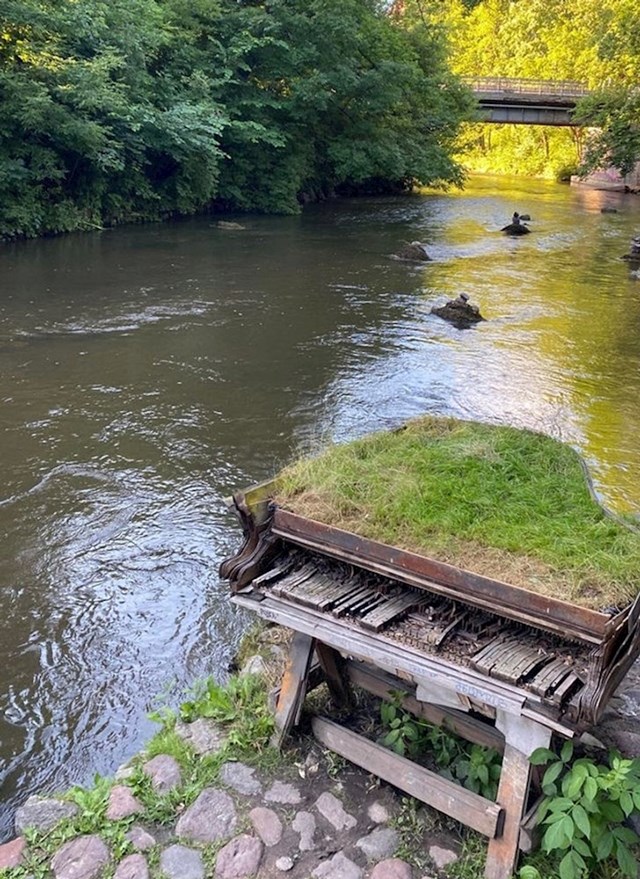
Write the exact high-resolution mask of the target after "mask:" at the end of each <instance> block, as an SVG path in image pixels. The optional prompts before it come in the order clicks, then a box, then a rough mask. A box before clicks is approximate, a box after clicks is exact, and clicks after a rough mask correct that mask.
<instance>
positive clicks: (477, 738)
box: [346, 660, 504, 754]
mask: <svg viewBox="0 0 640 879" xmlns="http://www.w3.org/2000/svg"><path fill="white" fill-rule="evenodd" d="M346 671H347V674H348V675H349V679H350V680H351V683H352V684H354V685H355V686H356V687H362V689H363V690H367V692H369V693H373V695H374V696H379V697H380V698H381V699H388V700H390V699H392V698H393V697H392V692H396V693H397V692H398V691H400V692H403V693H405V694H406V695H404V696H403V697H402V707H403V708H406V710H407V711H408V712H409V713H410V714H415V715H416V717H422V718H424V719H425V720H427V721H428V722H429V723H433V724H435V725H436V726H443V727H445V728H446V729H450V730H451V731H452V732H454V733H455V734H456V735H459V736H461V737H462V738H463V739H466V740H467V741H468V742H473V743H474V744H476V745H482V746H483V747H486V748H494V749H495V750H496V751H498V752H499V753H500V754H502V752H503V751H504V736H503V735H502V733H501V732H500V731H499V730H497V729H495V727H493V726H491V725H490V724H488V723H485V722H484V721H482V720H477V719H476V718H475V717H468V716H467V715H466V714H465V713H464V712H463V711H456V710H455V709H453V708H441V707H440V706H439V705H431V704H429V703H427V702H419V701H418V700H417V699H416V698H415V696H414V695H413V694H414V691H415V686H414V685H413V684H410V683H407V682H406V681H403V680H401V679H400V678H397V677H395V675H391V674H389V673H388V672H384V671H382V670H381V669H379V668H373V667H372V666H369V665H366V664H365V663H362V662H356V661H354V660H348V661H347V663H346Z"/></svg>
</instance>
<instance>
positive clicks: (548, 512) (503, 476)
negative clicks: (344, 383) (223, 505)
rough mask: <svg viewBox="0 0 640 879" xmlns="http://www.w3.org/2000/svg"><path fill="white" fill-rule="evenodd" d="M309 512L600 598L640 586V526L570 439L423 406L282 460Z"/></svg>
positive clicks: (589, 599)
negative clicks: (349, 438)
mask: <svg viewBox="0 0 640 879" xmlns="http://www.w3.org/2000/svg"><path fill="white" fill-rule="evenodd" d="M275 499H276V501H277V502H278V504H279V505H280V506H282V507H284V508H285V509H288V510H291V511H292V512H294V513H297V514H299V515H302V516H306V517H308V518H311V519H316V520H318V521H320V522H324V523H326V524H329V525H333V526H335V527H337V528H342V529H345V530H347V531H353V532H356V533H358V534H361V535H362V536H364V537H369V538H371V539H373V540H378V541H381V542H382V543H387V544H391V545H394V546H397V547H400V548H402V549H407V550H411V551H413V552H417V553H420V554H422V555H427V556H431V557H432V558H436V559H439V560H440V561H445V562H449V563H451V564H454V565H457V566H458V567H460V568H464V569H466V570H470V571H475V572H477V573H479V574H484V575H485V576H488V577H492V578H494V579H496V580H502V581H504V582H508V583H512V584H513V585H515V586H522V587H524V588H525V589H529V590H531V591H534V592H537V593H540V594H543V595H549V596H552V597H554V598H560V599H563V600H565V601H570V602H572V603H573V604H578V605H581V606H583V607H589V608H592V609H595V610H602V611H612V610H613V609H614V608H621V607H624V606H625V605H626V604H628V603H629V601H631V600H632V599H633V598H635V596H636V594H637V593H638V591H640V532H639V531H638V530H636V529H634V528H632V527H627V526H626V525H625V523H624V520H622V519H615V518H613V517H611V516H610V515H607V513H605V511H604V510H603V508H602V507H601V506H600V505H599V504H598V503H597V501H596V500H595V499H594V497H593V496H592V493H591V491H590V489H589V484H588V480H587V475H586V471H585V469H584V467H583V465H582V462H581V460H580V458H579V457H578V455H577V454H576V453H575V452H574V451H573V450H572V449H571V448H569V447H568V446H566V445H564V444H562V443H560V442H558V441H556V440H553V439H551V438H549V437H546V436H542V435H541V434H537V433H532V432H530V431H526V430H517V429H515V428H509V427H494V426H491V425H486V424H478V423H474V422H465V421H457V420H455V419H443V418H433V417H426V418H421V419H417V420H415V421H412V422H409V423H408V424H406V425H405V426H404V427H402V428H400V429H398V430H393V431H388V432H383V433H376V434H372V435H370V436H367V437H364V438H363V439H359V440H355V441H353V442H350V443H347V444H345V445H335V446H331V447H330V448H328V449H327V450H325V451H324V452H323V453H322V454H320V455H318V456H317V457H314V458H309V459H304V460H302V461H299V462H297V463H295V464H293V465H291V466H290V467H288V468H286V469H285V470H284V471H283V472H282V473H281V474H280V476H279V477H278V494H277V496H276V498H275Z"/></svg>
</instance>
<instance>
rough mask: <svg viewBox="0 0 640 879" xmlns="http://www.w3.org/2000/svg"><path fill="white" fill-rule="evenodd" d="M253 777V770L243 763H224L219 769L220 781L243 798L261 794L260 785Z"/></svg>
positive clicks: (254, 773)
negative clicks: (242, 795) (243, 795)
mask: <svg viewBox="0 0 640 879" xmlns="http://www.w3.org/2000/svg"><path fill="white" fill-rule="evenodd" d="M255 775H256V771H255V769H251V768H250V767H249V766H247V765H246V764H245V763H239V762H238V763H232V762H230V763H225V764H224V765H223V766H222V767H221V769H220V781H221V782H222V783H223V784H226V785H227V787H231V788H233V790H235V791H238V793H239V794H245V796H254V795H255V794H259V793H261V792H262V785H261V784H260V782H259V781H258V779H257V778H256V777H255Z"/></svg>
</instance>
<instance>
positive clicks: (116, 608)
mask: <svg viewBox="0 0 640 879" xmlns="http://www.w3.org/2000/svg"><path fill="white" fill-rule="evenodd" d="M604 204H609V205H613V206H616V207H618V209H619V213H617V214H601V213H600V207H601V206H602V205H604ZM516 209H517V210H520V211H526V212H528V213H530V214H531V215H532V216H533V218H534V219H533V221H532V223H531V226H532V228H533V229H534V232H535V234H532V235H530V236H526V237H524V238H521V239H517V240H510V239H506V238H504V237H502V236H501V235H500V234H497V233H496V231H495V230H496V229H498V228H499V227H500V226H502V225H503V224H504V223H505V222H507V220H508V218H509V217H510V216H511V214H512V213H513V211H514V210H516ZM241 222H243V223H244V224H245V226H246V229H245V231H230V230H221V229H218V228H215V226H214V224H213V221H211V220H210V219H198V220H190V221H186V222H181V223H175V224H172V225H164V226H147V227H139V228H138V227H134V228H126V229H119V230H115V231H110V232H105V233H102V234H100V233H96V234H86V235H74V236H67V237H65V238H60V239H55V240H48V241H39V242H27V243H23V244H19V245H15V246H6V247H4V248H2V249H1V250H0V266H1V273H0V291H1V294H0V369H1V372H2V386H1V389H0V397H1V399H2V432H1V440H0V442H1V452H2V462H3V475H4V479H3V485H2V489H1V491H0V536H1V539H2V552H1V553H0V596H1V605H0V607H1V610H2V614H1V617H0V712H1V715H0V785H1V795H2V796H1V799H2V805H1V806H0V839H2V838H3V837H6V836H9V835H10V817H11V814H12V810H13V808H14V807H15V805H16V804H17V803H19V802H21V801H23V800H24V799H25V798H26V796H28V795H29V794H30V793H33V792H34V791H38V790H42V789H45V790H54V789H56V788H58V789H59V788H64V787H66V786H68V785H69V784H71V783H86V782H88V781H90V779H91V777H92V775H93V773H94V772H95V771H98V772H102V773H107V772H111V771H113V770H114V768H115V767H116V766H117V765H118V763H119V762H121V761H122V760H123V759H125V758H127V757H128V756H130V755H131V754H132V753H134V752H135V751H136V749H137V748H138V747H139V746H140V744H141V742H142V741H143V740H144V739H145V738H146V737H148V736H149V735H150V734H151V732H152V729H153V725H152V724H151V722H150V721H149V720H148V719H146V713H147V712H148V711H149V710H150V709H151V708H152V707H153V705H154V697H155V696H156V695H157V694H162V693H165V694H166V698H167V699H168V700H169V702H171V703H172V704H175V703H176V702H177V701H178V700H179V694H180V693H181V692H182V691H183V689H184V687H185V686H186V685H187V684H188V683H189V682H191V681H192V680H193V679H194V678H195V677H198V676H202V675H204V674H207V673H221V672H222V671H223V670H224V668H225V667H226V664H227V662H228V661H229V659H230V657H231V656H232V654H233V652H234V647H235V645H236V644H237V641H238V637H239V635H240V633H241V631H242V628H243V626H244V625H245V624H246V620H245V619H244V618H242V617H241V616H239V615H238V614H236V613H235V612H234V611H232V609H231V608H230V606H229V602H228V599H227V592H226V587H225V586H224V585H222V586H220V585H219V583H218V580H217V573H216V572H217V567H218V564H219V562H220V560H221V559H222V558H223V557H224V556H225V555H228V554H229V553H230V552H231V551H232V550H233V549H234V548H235V547H236V546H237V545H238V543H239V531H238V529H237V527H236V525H235V522H234V521H233V520H232V518H231V517H230V515H229V514H228V513H227V512H226V510H225V508H224V504H223V498H224V497H225V496H227V495H228V494H229V493H230V492H231V491H233V490H234V489H237V488H239V487H242V486H243V485H245V484H248V483H251V482H255V481H258V480H261V479H263V478H267V477H268V476H270V475H271V474H272V473H273V472H274V471H276V470H277V469H278V468H279V467H280V466H281V465H282V464H283V463H285V462H286V461H288V460H290V459H291V458H292V457H293V456H294V455H296V454H298V453H300V452H301V451H307V450H310V449H313V448H317V447H318V445H319V444H321V443H322V442H325V441H327V440H328V439H330V438H337V439H346V438H349V437H352V436H355V435H357V434H361V433H363V432H366V431H369V430H371V429H374V428H379V427H386V426H390V425H395V424H397V423H398V422H400V421H402V420H403V419H406V418H407V417H410V416H414V415H418V414H421V413H424V412H431V413H439V414H453V415H459V416H464V417H469V418H478V419H483V420H489V421H494V422H500V423H509V424H515V425H521V426H528V427H533V428H537V429H540V430H543V431H545V432H548V433H550V434H552V435H554V436H557V437H560V438H563V439H565V440H567V441H569V442H570V443H572V444H573V445H574V446H575V447H576V448H577V449H578V450H579V451H581V453H582V454H583V455H584V457H585V458H586V460H587V462H588V463H589V466H590V468H591V471H592V474H593V477H594V480H595V483H596V487H597V488H598V490H599V491H600V492H601V494H602V497H603V499H604V500H605V501H606V503H607V504H608V505H610V506H612V507H614V508H615V509H617V510H621V511H638V510H640V482H639V481H638V478H637V474H638V466H639V464H640V435H639V431H638V427H639V425H638V422H639V421H640V410H639V407H638V396H639V392H640V369H639V366H640V332H639V328H640V281H639V280H638V279H637V278H636V277H635V276H634V275H633V274H632V273H631V272H630V271H629V268H628V266H627V265H626V264H625V263H624V262H622V261H621V260H620V255H621V254H622V253H624V252H626V251H627V250H628V244H629V241H630V239H631V237H632V235H634V234H635V233H636V231H637V227H638V225H640V200H638V199H637V198H635V197H633V196H623V195H613V194H609V195H605V194H603V193H595V192H591V191H586V190H583V191H580V190H575V189H569V188H566V187H560V186H557V185H554V184H547V183H541V182H534V181H524V180H521V181H514V180H504V179H502V180H499V179H489V178H478V179H476V180H474V181H472V182H471V184H470V185H469V187H468V188H467V190H466V191H465V192H464V193H462V194H448V195H427V196H424V197H413V198H405V199H379V200H378V199H376V200H363V201H354V202H343V203H340V204H327V205H322V206H317V207H311V208H307V209H306V210H305V212H304V214H303V215H302V216H301V217H295V218H268V217H250V218H245V219H243V220H241ZM414 239H418V240H421V241H423V242H428V243H429V248H428V249H429V252H430V253H431V255H432V257H433V260H434V261H433V262H432V263H429V264H426V265H420V266H417V265H413V264H408V263H401V262H398V261H394V260H391V259H389V258H388V255H389V254H390V253H392V252H393V251H394V250H396V249H397V248H398V247H399V246H400V245H401V243H403V242H405V241H411V240H414ZM461 291H466V292H467V293H469V294H470V295H471V298H472V300H473V301H475V302H477V303H478V304H480V306H481V308H482V311H483V313H484V314H485V316H486V317H487V318H488V319H489V320H488V321H487V322H486V323H483V324H480V325H479V326H477V327H475V328H473V329H471V330H467V331H461V330H457V329H454V328H453V327H451V326H449V325H448V324H446V323H445V322H443V321H441V320H440V319H439V318H437V317H435V316H433V315H431V314H430V313H429V310H430V307H431V305H432V304H434V303H436V302H442V301H444V298H445V297H450V296H454V295H457V294H458V293H459V292H461Z"/></svg>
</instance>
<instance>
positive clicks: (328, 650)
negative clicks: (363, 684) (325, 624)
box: [316, 641, 351, 708]
mask: <svg viewBox="0 0 640 879" xmlns="http://www.w3.org/2000/svg"><path fill="white" fill-rule="evenodd" d="M316 656H317V657H318V662H319V663H320V666H321V668H322V671H323V672H324V676H325V678H326V681H327V686H328V687H329V692H330V693H331V698H332V699H333V701H334V703H335V705H336V706H337V707H339V708H347V707H348V706H349V705H350V704H351V688H350V687H349V679H348V677H347V676H346V675H345V669H344V666H345V662H344V660H343V658H342V656H341V655H340V654H339V653H338V651H337V650H334V649H333V647H329V645H328V644H323V643H322V641H316Z"/></svg>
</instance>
